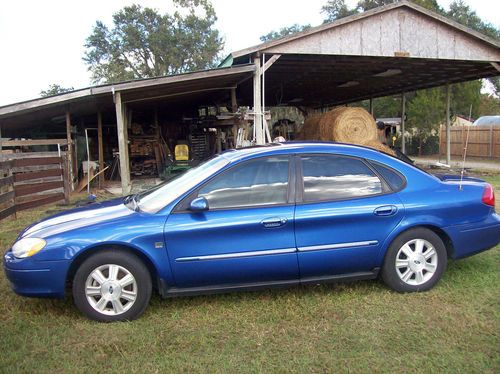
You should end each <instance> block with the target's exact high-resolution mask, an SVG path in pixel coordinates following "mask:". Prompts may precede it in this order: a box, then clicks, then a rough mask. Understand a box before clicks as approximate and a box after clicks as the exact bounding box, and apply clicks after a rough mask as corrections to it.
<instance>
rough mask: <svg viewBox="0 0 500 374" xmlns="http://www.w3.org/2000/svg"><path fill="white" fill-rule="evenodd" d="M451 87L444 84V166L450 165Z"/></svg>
mask: <svg viewBox="0 0 500 374" xmlns="http://www.w3.org/2000/svg"><path fill="white" fill-rule="evenodd" d="M450 98H451V86H450V84H449V83H447V84H446V164H447V165H450V164H451V124H450Z"/></svg>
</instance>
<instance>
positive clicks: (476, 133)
mask: <svg viewBox="0 0 500 374" xmlns="http://www.w3.org/2000/svg"><path fill="white" fill-rule="evenodd" d="M467 132H468V133H469V134H468V136H469V140H468V142H467V156H472V157H486V158H500V127H498V126H497V127H493V126H490V127H479V126H478V127H476V126H453V127H452V128H451V129H450V144H451V155H452V156H463V152H464V148H465V143H466V141H467ZM440 135H441V136H440V142H439V153H440V154H441V155H444V154H446V128H445V127H444V126H443V127H441V133H440Z"/></svg>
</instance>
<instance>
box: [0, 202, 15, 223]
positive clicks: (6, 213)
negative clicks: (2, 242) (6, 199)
mask: <svg viewBox="0 0 500 374" xmlns="http://www.w3.org/2000/svg"><path fill="white" fill-rule="evenodd" d="M16 211H17V210H16V206H15V205H12V206H10V207H8V208H7V209H4V210H2V211H0V220H2V219H4V218H7V217H10V216H11V215H13V214H16Z"/></svg>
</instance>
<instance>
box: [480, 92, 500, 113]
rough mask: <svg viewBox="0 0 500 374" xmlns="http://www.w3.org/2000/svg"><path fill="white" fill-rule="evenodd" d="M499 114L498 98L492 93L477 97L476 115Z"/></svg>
mask: <svg viewBox="0 0 500 374" xmlns="http://www.w3.org/2000/svg"><path fill="white" fill-rule="evenodd" d="M498 115H500V99H499V98H498V97H495V96H493V95H485V94H482V95H481V97H480V99H479V109H478V114H477V116H478V117H481V116H498Z"/></svg>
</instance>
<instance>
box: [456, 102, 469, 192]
mask: <svg viewBox="0 0 500 374" xmlns="http://www.w3.org/2000/svg"><path fill="white" fill-rule="evenodd" d="M471 118H472V104H471V105H470V110H469V122H470V121H471ZM471 126H472V125H468V126H467V137H466V138H465V148H464V160H463V162H462V171H461V172H460V184H459V186H458V189H459V190H460V191H461V190H462V182H463V180H464V173H465V158H466V157H467V146H468V145H469V132H470V127H471Z"/></svg>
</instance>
